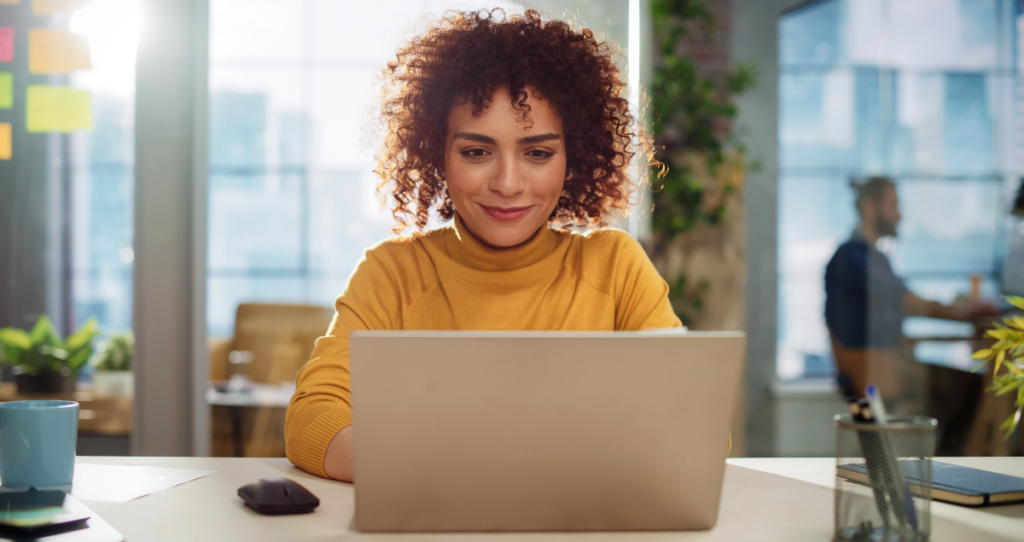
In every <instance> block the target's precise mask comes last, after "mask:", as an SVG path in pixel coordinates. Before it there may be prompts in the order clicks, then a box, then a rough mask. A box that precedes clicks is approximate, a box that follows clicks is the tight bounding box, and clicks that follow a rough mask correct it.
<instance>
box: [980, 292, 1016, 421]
mask: <svg viewBox="0 0 1024 542" xmlns="http://www.w3.org/2000/svg"><path fill="white" fill-rule="evenodd" d="M1008 300H1009V302H1010V303H1011V304H1013V306H1015V307H1017V308H1019V309H1024V297H1010V298H1008ZM1003 322H1004V323H1005V324H1006V325H1003V324H1000V323H999V322H996V323H995V325H994V327H993V329H990V330H988V331H986V332H985V336H986V337H989V338H992V339H995V340H996V342H995V344H993V345H992V346H991V347H989V348H983V349H981V350H978V351H977V352H975V353H974V356H973V357H974V359H978V360H981V364H979V365H978V367H976V368H975V370H978V369H980V368H981V367H984V366H985V365H986V364H988V363H992V386H991V387H990V388H989V391H994V392H995V394H996V395H1006V394H1007V393H1011V392H1016V393H1017V397H1016V399H1015V401H1014V405H1015V406H1016V407H1017V410H1016V412H1014V413H1013V414H1010V416H1009V417H1007V418H1006V420H1005V421H1004V422H1003V424H1002V425H1001V426H1000V429H1005V430H1006V435H1005V438H1010V435H1011V434H1013V432H1014V431H1016V430H1017V425H1018V424H1019V423H1020V416H1021V413H1022V412H1024V316H1014V317H1009V318H1004V319H1003ZM1002 368H1005V369H1006V371H1004V372H1002V373H1000V372H999V370H1000V369H1002Z"/></svg>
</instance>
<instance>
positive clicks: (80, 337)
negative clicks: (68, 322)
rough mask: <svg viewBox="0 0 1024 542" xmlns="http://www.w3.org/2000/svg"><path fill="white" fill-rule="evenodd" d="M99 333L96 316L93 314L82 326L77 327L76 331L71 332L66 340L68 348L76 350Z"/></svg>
mask: <svg viewBox="0 0 1024 542" xmlns="http://www.w3.org/2000/svg"><path fill="white" fill-rule="evenodd" d="M98 334H99V326H98V325H97V323H96V317H95V316H93V317H91V318H89V319H88V320H86V322H85V323H84V324H82V327H80V328H78V331H76V332H74V333H72V334H71V336H70V337H68V340H67V341H66V345H67V348H68V350H77V349H79V348H81V347H82V346H83V345H85V344H86V343H88V342H90V341H92V340H93V339H94V338H95V337H96V335H98Z"/></svg>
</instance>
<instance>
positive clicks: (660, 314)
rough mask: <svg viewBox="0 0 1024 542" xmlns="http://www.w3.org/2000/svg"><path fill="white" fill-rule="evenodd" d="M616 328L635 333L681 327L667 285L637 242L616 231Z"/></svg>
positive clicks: (614, 256)
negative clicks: (670, 301) (669, 297)
mask: <svg viewBox="0 0 1024 542" xmlns="http://www.w3.org/2000/svg"><path fill="white" fill-rule="evenodd" d="M615 233H616V235H615V236H614V237H615V240H616V242H615V243H614V247H615V248H614V250H615V254H614V255H613V257H612V258H611V261H612V262H614V266H615V267H614V271H613V273H614V277H615V279H614V285H615V287H614V293H615V329H616V330H619V331H637V330H641V329H663V328H674V327H683V323H682V322H681V321H680V320H679V317H678V316H676V313H675V311H673V310H672V305H671V303H669V299H668V283H666V282H665V279H663V278H661V275H659V274H658V270H657V269H655V268H654V264H653V263H651V260H650V258H648V257H647V253H646V252H644V249H643V247H642V246H640V243H638V242H637V241H636V240H635V239H633V238H632V237H630V236H629V235H628V234H627V233H625V232H615Z"/></svg>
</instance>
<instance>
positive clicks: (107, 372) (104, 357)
mask: <svg viewBox="0 0 1024 542" xmlns="http://www.w3.org/2000/svg"><path fill="white" fill-rule="evenodd" d="M134 349H135V337H134V336H133V335H132V332H131V331H125V332H124V333H115V334H113V335H111V336H110V338H109V339H107V340H106V341H104V342H102V343H100V345H99V346H98V347H97V348H96V350H97V352H96V355H95V356H94V357H93V359H92V365H93V367H95V368H96V372H95V373H93V374H92V390H93V392H95V393H96V395H104V396H114V397H131V396H132V395H133V394H134V391H135V379H134V377H133V375H132V353H133V351H134Z"/></svg>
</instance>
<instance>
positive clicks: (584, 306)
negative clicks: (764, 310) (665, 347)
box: [285, 215, 682, 476]
mask: <svg viewBox="0 0 1024 542" xmlns="http://www.w3.org/2000/svg"><path fill="white" fill-rule="evenodd" d="M335 307H336V309H337V313H336V314H335V316H334V321H333V322H331V325H330V327H329V328H328V330H327V335H326V336H324V337H321V338H320V339H317V341H316V347H315V348H314V350H313V354H312V356H311V357H310V360H309V362H308V363H307V364H306V366H305V367H304V368H303V369H302V372H301V373H299V377H298V388H297V389H296V391H295V395H294V396H293V397H292V400H291V404H290V405H289V406H288V415H287V421H286V423H285V442H286V449H287V454H288V459H289V460H291V462H292V463H294V464H295V465H297V466H298V467H300V468H302V469H304V470H306V471H308V472H310V473H313V474H316V475H318V476H326V475H325V474H324V471H323V458H324V453H325V452H326V451H327V445H328V444H330V442H331V439H332V438H334V435H336V434H337V433H338V431H340V430H341V429H342V428H344V427H345V426H347V425H349V424H351V423H352V407H351V378H350V374H349V357H348V356H349V353H348V337H349V332H351V331H353V330H362V329H417V330H428V329H438V330H443V329H447V330H451V329H459V330H639V329H654V328H670V327H680V326H682V324H681V323H680V321H679V318H677V317H676V315H675V313H673V311H672V307H671V306H670V305H669V301H668V285H667V284H666V283H665V281H664V280H662V278H661V277H660V276H659V275H658V273H657V271H655V269H654V266H653V265H652V264H651V262H650V260H649V259H648V258H647V254H646V253H644V251H643V248H641V246H640V245H639V243H637V242H636V241H635V240H634V239H633V238H632V237H630V236H629V235H628V234H626V233H625V232H622V231H619V230H611V229H606V230H597V231H593V232H590V233H588V234H585V235H581V234H576V233H564V232H559V231H556V230H552V229H550V228H547V227H544V228H543V229H542V230H541V231H540V232H538V234H537V235H536V236H534V238H533V239H532V240H530V241H529V242H528V243H526V244H524V245H522V246H519V247H516V248H511V249H493V248H490V247H488V246H486V245H484V244H483V243H481V242H480V241H479V240H478V239H476V238H475V237H473V235H472V234H470V233H469V232H468V230H466V227H465V225H464V224H463V223H462V220H461V218H459V217H458V216H457V215H456V217H455V220H454V225H453V226H448V227H446V228H442V229H439V230H434V231H431V232H428V233H425V234H422V235H416V236H413V237H406V238H401V239H391V240H388V241H384V242H382V243H380V244H379V245H377V246H375V247H373V248H372V249H370V250H368V251H366V255H365V257H364V258H363V260H362V261H360V262H359V265H358V266H357V268H356V270H355V272H354V273H353V274H352V277H351V278H350V279H349V283H348V287H347V288H346V289H345V292H344V293H342V294H341V296H340V297H338V299H337V301H336V302H335Z"/></svg>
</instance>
